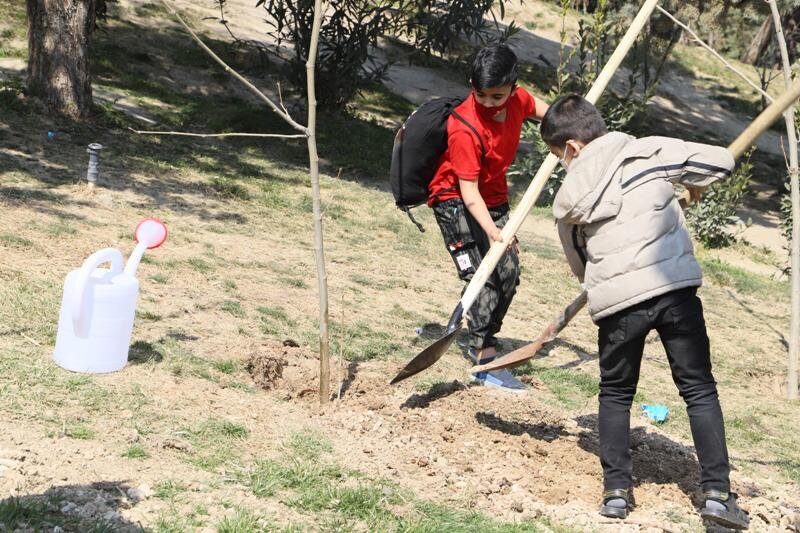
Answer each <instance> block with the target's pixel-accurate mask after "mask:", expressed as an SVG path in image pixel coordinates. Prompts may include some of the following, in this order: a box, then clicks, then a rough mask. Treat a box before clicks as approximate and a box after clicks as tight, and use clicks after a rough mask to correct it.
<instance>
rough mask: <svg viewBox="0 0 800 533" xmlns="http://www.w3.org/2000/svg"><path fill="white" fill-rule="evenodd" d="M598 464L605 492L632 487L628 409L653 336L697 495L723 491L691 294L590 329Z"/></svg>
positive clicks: (721, 432)
mask: <svg viewBox="0 0 800 533" xmlns="http://www.w3.org/2000/svg"><path fill="white" fill-rule="evenodd" d="M597 324H598V326H599V327H600V331H599V339H598V343H599V347H600V349H599V351H600V413H599V417H598V418H599V432H600V462H601V464H602V465H603V478H604V481H603V484H604V488H605V489H618V488H629V487H630V486H631V485H632V482H633V480H632V473H631V470H632V462H631V452H630V443H629V433H630V408H631V403H632V402H633V396H634V394H635V393H636V385H637V383H638V381H639V368H640V366H641V362H642V352H643V351H644V343H645V337H646V336H647V334H648V333H649V332H650V331H651V330H653V329H655V330H656V331H657V332H658V334H659V336H660V337H661V343H662V344H663V345H664V349H665V350H666V352H667V358H668V359H669V366H670V369H671V370H672V379H673V381H674V382H675V385H677V386H678V391H679V392H680V395H681V397H682V398H683V400H684V401H685V402H686V411H687V413H688V415H689V424H690V426H691V429H692V438H693V439H694V445H695V449H696V450H697V458H698V460H699V462H700V482H701V484H702V486H703V490H704V491H705V490H712V489H713V490H720V491H723V492H727V491H729V490H730V481H729V474H730V464H729V462H728V450H727V446H726V444H725V425H724V423H723V419H722V409H721V408H720V405H719V398H718V397H717V385H716V382H715V381H714V376H713V375H712V374H711V355H710V350H709V342H708V336H707V335H706V324H705V320H704V319H703V306H702V303H701V302H700V298H698V297H697V296H696V289H695V288H694V287H692V288H687V289H681V290H677V291H673V292H670V293H667V294H664V295H662V296H658V297H656V298H653V299H651V300H647V301H645V302H642V303H640V304H637V305H635V306H633V307H630V308H628V309H625V310H623V311H620V312H619V313H616V314H614V315H612V316H609V317H607V318H603V319H601V320H599V321H598V323H597Z"/></svg>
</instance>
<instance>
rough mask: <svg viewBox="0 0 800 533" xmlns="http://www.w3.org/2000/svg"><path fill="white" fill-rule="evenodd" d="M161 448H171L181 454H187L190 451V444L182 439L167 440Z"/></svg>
mask: <svg viewBox="0 0 800 533" xmlns="http://www.w3.org/2000/svg"><path fill="white" fill-rule="evenodd" d="M161 447H162V448H173V449H175V450H180V451H182V452H188V451H191V449H192V444H191V443H190V442H189V441H187V440H184V439H178V438H171V437H170V438H168V439H165V440H164V441H163V442H162V443H161Z"/></svg>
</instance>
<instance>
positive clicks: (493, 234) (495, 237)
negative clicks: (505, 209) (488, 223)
mask: <svg viewBox="0 0 800 533" xmlns="http://www.w3.org/2000/svg"><path fill="white" fill-rule="evenodd" d="M487 234H488V235H489V238H490V239H491V240H492V242H502V241H503V234H502V233H501V232H500V230H499V229H498V228H497V226H495V227H494V228H492V229H490V230H489V231H488V232H487Z"/></svg>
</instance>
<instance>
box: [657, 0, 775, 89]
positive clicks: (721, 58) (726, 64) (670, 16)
mask: <svg viewBox="0 0 800 533" xmlns="http://www.w3.org/2000/svg"><path fill="white" fill-rule="evenodd" d="M656 9H658V10H659V11H661V12H662V13H663V14H664V15H666V16H667V17H668V18H669V19H671V20H672V22H674V23H675V24H677V25H678V26H680V27H681V28H683V29H684V30H686V31H687V32H688V33H689V35H691V36H692V38H693V39H694V40H695V41H696V42H697V43H698V44H699V45H700V46H702V47H703V48H705V49H706V50H708V51H709V52H711V54H712V55H713V56H714V57H716V58H717V59H719V60H720V61H721V62H722V63H723V64H724V65H725V66H726V67H728V68H729V69H730V70H732V71H733V72H735V73H736V74H737V75H738V76H739V77H740V78H742V79H743V80H744V81H745V82H746V83H747V84H748V85H749V86H750V87H752V88H753V89H755V90H756V91H757V92H758V93H759V94H760V95H761V96H763V97H764V98H766V99H767V101H768V102H770V103H772V102H773V101H774V100H775V99H774V98H772V97H771V96H770V95H769V94H768V93H767V92H766V91H765V90H764V89H762V88H761V87H759V86H758V85H757V84H756V82H754V81H752V80H751V79H750V78H748V77H747V74H745V73H744V72H742V71H741V70H739V69H737V68H736V67H734V66H733V65H731V63H730V62H729V61H728V60H727V59H725V58H724V57H722V56H721V55H719V53H718V52H717V51H716V50H714V49H713V48H711V47H710V46H709V45H707V44H706V43H705V42H704V41H703V40H702V39H701V38H700V37H698V35H697V34H696V33H695V32H694V31H692V29H691V28H690V27H689V26H687V25H686V24H684V23H683V22H681V21H680V20H678V19H677V18H675V17H674V16H673V15H672V14H671V13H670V12H669V11H667V10H666V9H664V8H663V7H661V6H656Z"/></svg>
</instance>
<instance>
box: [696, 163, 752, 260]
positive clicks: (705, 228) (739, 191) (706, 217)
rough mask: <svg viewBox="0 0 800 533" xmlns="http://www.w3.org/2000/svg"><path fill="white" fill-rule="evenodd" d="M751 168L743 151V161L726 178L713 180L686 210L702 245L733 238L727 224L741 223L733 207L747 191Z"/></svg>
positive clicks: (726, 242)
mask: <svg viewBox="0 0 800 533" xmlns="http://www.w3.org/2000/svg"><path fill="white" fill-rule="evenodd" d="M751 153H752V152H751ZM752 171H753V164H752V163H750V154H747V159H746V161H744V162H743V163H742V164H741V165H739V168H738V169H736V171H735V172H734V173H733V174H732V175H731V177H730V178H728V179H727V180H722V181H720V182H718V183H716V184H714V185H713V186H712V187H711V188H710V189H709V190H708V192H707V193H706V195H705V196H704V197H703V200H702V201H701V202H700V203H699V204H696V205H693V206H692V207H691V208H690V209H689V211H688V212H687V217H686V218H687V221H688V222H689V227H690V228H691V229H692V232H693V233H694V235H695V237H696V238H697V239H698V240H699V241H700V242H701V243H703V245H705V246H707V247H709V248H719V247H722V246H728V245H730V244H732V243H733V242H734V241H735V240H736V234H735V233H733V232H731V230H730V226H731V225H733V224H737V225H739V226H742V225H743V222H742V220H741V219H740V218H739V217H738V216H736V211H737V210H738V209H739V207H741V205H742V200H743V199H744V196H745V194H746V193H747V186H748V185H749V183H750V178H751V177H752Z"/></svg>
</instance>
